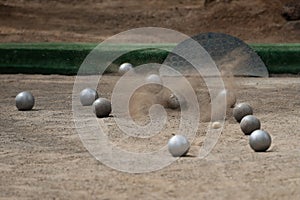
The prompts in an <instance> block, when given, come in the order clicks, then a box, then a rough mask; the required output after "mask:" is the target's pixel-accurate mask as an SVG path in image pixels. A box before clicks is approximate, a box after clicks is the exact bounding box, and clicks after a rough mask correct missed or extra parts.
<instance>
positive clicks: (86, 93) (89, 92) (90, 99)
mask: <svg viewBox="0 0 300 200" xmlns="http://www.w3.org/2000/svg"><path fill="white" fill-rule="evenodd" d="M97 98H98V93H97V91H96V90H94V89H91V88H85V89H84V90H82V91H81V92H80V102H81V105H83V106H90V105H92V104H93V103H94V101H95V100H96V99H97Z"/></svg>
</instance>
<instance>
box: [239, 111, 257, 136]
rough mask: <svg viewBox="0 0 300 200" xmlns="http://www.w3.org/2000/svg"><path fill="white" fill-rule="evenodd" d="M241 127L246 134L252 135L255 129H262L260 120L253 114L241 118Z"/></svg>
mask: <svg viewBox="0 0 300 200" xmlns="http://www.w3.org/2000/svg"><path fill="white" fill-rule="evenodd" d="M240 127H241V129H242V131H243V133H245V135H250V134H251V133H252V132H253V131H255V130H258V129H260V121H259V119H257V118H256V117H255V116H253V115H246V116H245V117H243V119H242V120H241V123H240Z"/></svg>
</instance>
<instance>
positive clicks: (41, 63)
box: [0, 43, 300, 75]
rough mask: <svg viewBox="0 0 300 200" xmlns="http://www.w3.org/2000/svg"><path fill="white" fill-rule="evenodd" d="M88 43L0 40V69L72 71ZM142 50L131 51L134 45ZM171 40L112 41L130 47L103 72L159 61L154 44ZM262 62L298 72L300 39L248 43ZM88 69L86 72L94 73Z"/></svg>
mask: <svg viewBox="0 0 300 200" xmlns="http://www.w3.org/2000/svg"><path fill="white" fill-rule="evenodd" d="M96 45H97V44H92V43H2V44H0V73H5V74H8V73H9V74H16V73H24V74H63V75H74V74H77V71H78V69H79V67H80V65H81V63H82V62H83V60H84V59H85V57H86V56H87V55H88V54H89V53H90V51H91V50H92V49H93V48H95V47H96ZM137 46H138V47H139V48H142V50H135V51H131V50H132V49H134V48H136V47H137ZM174 46H175V44H147V45H144V44H140V45H137V44H135V45H128V44H124V45H119V44H118V45H112V46H111V48H107V52H106V53H110V51H118V50H120V51H124V50H126V51H128V52H129V51H130V53H127V54H124V55H123V56H121V57H120V58H118V59H117V60H116V61H114V63H113V64H112V65H111V66H110V68H108V70H107V72H115V71H116V70H117V67H118V65H119V64H121V63H123V62H130V63H132V64H133V65H141V64H145V63H150V62H155V63H162V62H163V61H164V59H165V58H166V56H167V55H168V52H167V51H165V50H162V49H158V48H170V47H171V48H172V47H174ZM250 46H251V47H252V48H253V49H254V50H255V51H256V53H257V54H258V55H259V56H260V57H261V58H262V60H263V61H264V63H265V64H266V66H267V68H268V70H269V73H273V74H280V73H290V74H299V73H300V43H291V44H251V45H250ZM97 71H98V70H97V69H89V71H87V72H86V74H95V73H97Z"/></svg>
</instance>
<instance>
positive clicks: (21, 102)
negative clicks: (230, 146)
mask: <svg viewBox="0 0 300 200" xmlns="http://www.w3.org/2000/svg"><path fill="white" fill-rule="evenodd" d="M16 106H17V108H18V110H21V111H25V110H31V109H32V108H33V106H34V97H33V95H32V94H31V93H30V92H27V91H25V92H21V93H19V94H18V95H17V96H16Z"/></svg>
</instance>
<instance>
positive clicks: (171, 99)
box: [167, 94, 180, 109]
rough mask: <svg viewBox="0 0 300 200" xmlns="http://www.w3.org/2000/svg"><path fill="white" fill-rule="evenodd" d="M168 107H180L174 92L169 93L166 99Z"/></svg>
mask: <svg viewBox="0 0 300 200" xmlns="http://www.w3.org/2000/svg"><path fill="white" fill-rule="evenodd" d="M167 105H168V108H171V109H177V108H179V107H180V102H179V100H178V98H177V96H176V95H175V94H171V95H170V96H169V98H168V100H167Z"/></svg>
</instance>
